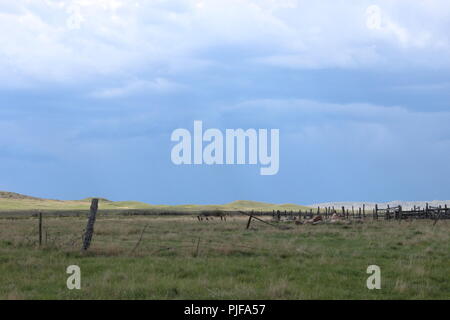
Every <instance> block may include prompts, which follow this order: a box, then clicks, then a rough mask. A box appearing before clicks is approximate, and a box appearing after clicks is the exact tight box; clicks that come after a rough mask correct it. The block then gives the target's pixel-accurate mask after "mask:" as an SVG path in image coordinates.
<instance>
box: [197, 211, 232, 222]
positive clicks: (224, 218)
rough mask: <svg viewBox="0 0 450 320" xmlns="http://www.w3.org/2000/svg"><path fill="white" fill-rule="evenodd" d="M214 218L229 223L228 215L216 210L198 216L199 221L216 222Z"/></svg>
mask: <svg viewBox="0 0 450 320" xmlns="http://www.w3.org/2000/svg"><path fill="white" fill-rule="evenodd" d="M214 217H219V218H220V220H221V221H227V215H226V213H225V212H223V211H219V210H214V211H202V212H200V214H199V215H198V216H197V219H198V221H203V220H214Z"/></svg>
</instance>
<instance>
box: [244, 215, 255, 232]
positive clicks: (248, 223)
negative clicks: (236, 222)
mask: <svg viewBox="0 0 450 320" xmlns="http://www.w3.org/2000/svg"><path fill="white" fill-rule="evenodd" d="M252 218H253V216H252V215H250V217H248V222H247V228H245V229H248V228H250V222H252Z"/></svg>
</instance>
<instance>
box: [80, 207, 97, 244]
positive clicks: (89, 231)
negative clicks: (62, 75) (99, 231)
mask: <svg viewBox="0 0 450 320" xmlns="http://www.w3.org/2000/svg"><path fill="white" fill-rule="evenodd" d="M97 209H98V199H95V198H94V199H92V201H91V210H90V213H89V219H88V222H87V226H86V232H85V233H84V237H83V250H87V249H89V246H90V245H91V240H92V235H93V234H94V223H95V217H96V215H97Z"/></svg>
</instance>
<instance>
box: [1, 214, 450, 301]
mask: <svg viewBox="0 0 450 320" xmlns="http://www.w3.org/2000/svg"><path fill="white" fill-rule="evenodd" d="M85 224H86V219H85V218H76V217H65V218H56V217H53V218H47V217H46V218H45V219H44V227H45V230H46V234H47V241H46V244H44V246H43V247H41V248H39V247H38V246H37V244H36V240H37V230H36V229H37V219H35V218H21V219H0V274H2V277H1V278H0V298H2V299H449V298H450V280H449V279H450V269H449V266H450V254H449V252H450V232H449V231H450V221H439V223H438V224H437V225H436V226H435V227H433V226H432V222H430V221H413V222H405V221H403V222H401V223H400V224H399V223H398V222H393V221H390V222H388V221H371V220H369V219H368V220H367V221H366V222H365V223H362V224H351V225H339V224H336V225H333V224H322V225H315V226H313V225H299V226H297V225H294V224H290V225H289V226H290V227H291V228H290V229H288V230H279V229H275V228H273V227H270V226H267V225H264V224H262V223H258V222H255V221H254V222H252V228H251V229H250V230H245V224H246V219H245V218H244V217H229V218H228V221H226V222H223V221H220V220H218V219H215V220H213V221H202V222H198V221H196V219H194V218H193V217H189V216H183V217H170V216H169V217H101V216H100V217H98V219H97V222H96V225H95V234H94V238H93V243H92V246H91V248H90V250H89V252H88V253H87V254H84V255H83V254H81V253H80V250H79V248H80V247H81V243H80V236H81V233H82V230H83V229H84V227H85ZM145 225H147V226H148V227H147V229H146V232H145V233H144V235H143V240H142V242H141V243H140V245H139V247H138V248H137V249H136V250H135V251H134V252H132V249H133V247H134V246H135V245H136V243H137V241H138V239H139V236H140V234H141V231H142V230H143V227H144V226H145ZM44 238H45V237H44ZM198 239H200V242H199V250H198V252H197V243H198ZM71 264H76V265H79V266H80V267H81V273H82V281H81V282H82V284H81V285H82V289H81V290H68V289H67V288H66V279H67V276H68V275H67V274H66V273H65V270H66V267H67V266H68V265H71ZM371 264H376V265H378V266H380V267H381V274H382V289H381V290H368V289H367V288H366V279H367V277H368V276H369V275H368V274H366V268H367V266H368V265H371Z"/></svg>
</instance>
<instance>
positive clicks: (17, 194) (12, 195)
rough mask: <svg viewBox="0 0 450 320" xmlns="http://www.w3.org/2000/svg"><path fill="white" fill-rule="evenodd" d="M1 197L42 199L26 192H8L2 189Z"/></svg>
mask: <svg viewBox="0 0 450 320" xmlns="http://www.w3.org/2000/svg"><path fill="white" fill-rule="evenodd" d="M0 199H32V200H41V199H40V198H35V197H31V196H26V195H24V194H20V193H15V192H8V191H0Z"/></svg>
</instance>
